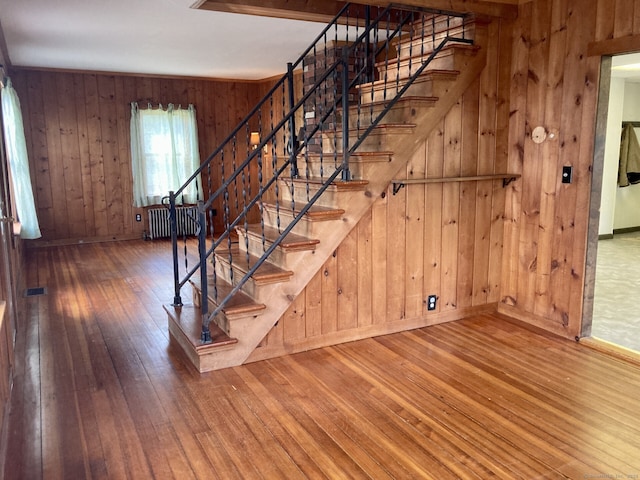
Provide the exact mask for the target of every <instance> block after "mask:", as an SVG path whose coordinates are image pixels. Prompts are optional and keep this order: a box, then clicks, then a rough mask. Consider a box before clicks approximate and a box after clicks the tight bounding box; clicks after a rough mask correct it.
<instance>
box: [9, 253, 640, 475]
mask: <svg viewBox="0 0 640 480" xmlns="http://www.w3.org/2000/svg"><path fill="white" fill-rule="evenodd" d="M27 255H28V271H27V272H26V275H27V277H26V278H27V284H28V285H27V286H28V287H38V286H42V287H47V289H48V293H47V295H44V296H39V297H31V298H29V299H28V300H27V303H28V311H27V312H26V315H25V316H26V323H25V324H24V325H19V332H18V340H17V349H16V360H17V365H16V373H17V375H16V379H15V387H14V391H13V401H12V406H11V413H10V430H9V444H8V452H7V461H6V468H5V472H4V478H6V479H39V478H46V479H79V478H115V479H121V478H144V479H148V478H157V479H165V478H167V479H172V478H176V479H190V478H198V479H211V478H220V479H234V478H238V479H245V478H249V479H251V478H257V479H259V478H265V479H297V478H314V479H315V478H331V479H335V478H339V479H342V478H372V479H384V478H395V479H404V478H426V479H429V478H432V479H438V480H443V479H455V478H461V479H487V478H500V479H515V478H523V479H536V478H537V479H556V478H564V479H566V478H571V479H585V478H638V476H640V415H639V414H640V405H639V402H638V399H639V398H640V368H639V367H638V366H634V365H632V364H628V363H624V362H622V361H619V360H616V359H615V358H612V357H608V356H607V355H606V354H604V353H601V352H598V351H595V350H592V349H589V348H587V347H585V346H584V345H580V344H577V343H574V342H571V341H567V340H563V339H559V338H555V337H552V336H547V335H540V334H537V333H534V332H532V331H530V330H527V329H525V328H522V326H520V325H517V324H514V323H511V322H509V321H506V320H505V319H503V318H500V317H498V316H479V317H475V318H470V319H467V320H463V321H459V322H454V323H448V324H443V325H438V326H434V327H429V328H424V329H419V330H415V331H412V332H405V333H400V334H394V335H388V336H384V337H379V338H375V339H369V340H364V341H358V342H353V343H349V344H344V345H339V346H336V347H330V348H324V349H319V350H314V351H310V352H306V353H302V354H297V355H292V356H289V357H283V358H278V359H274V360H268V361H263V362H257V363H253V364H249V365H245V366H242V367H237V368H232V369H227V370H222V371H218V372H211V373H207V374H203V375H199V374H197V373H196V372H195V371H194V370H193V369H192V368H191V367H189V366H188V365H187V363H186V362H185V361H184V359H183V358H182V356H181V353H180V352H179V351H178V350H177V349H175V348H174V347H173V346H172V345H170V342H169V337H168V333H167V326H166V316H165V314H164V312H163V310H162V303H167V302H169V301H171V299H172V298H173V294H172V291H171V290H172V287H171V271H170V268H171V262H170V258H169V245H168V244H167V243H165V242H142V241H131V242H122V243H106V244H85V245H77V246H65V247H51V248H43V249H38V250H30V251H29V252H28V253H27Z"/></svg>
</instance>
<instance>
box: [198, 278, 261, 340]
mask: <svg viewBox="0 0 640 480" xmlns="http://www.w3.org/2000/svg"><path fill="white" fill-rule="evenodd" d="M193 304H194V305H195V306H196V307H200V306H202V292H200V290H199V289H197V288H193ZM215 308H216V305H215V303H213V302H211V301H210V302H209V312H212V311H213V310H215ZM252 317H254V315H252ZM213 322H214V323H215V324H216V325H217V326H218V327H220V330H222V331H223V332H224V333H226V334H227V335H229V336H231V335H230V334H229V326H230V324H231V321H230V320H229V319H228V318H227V317H226V316H225V315H224V314H223V313H220V314H218V315H216V316H215V317H214V319H213Z"/></svg>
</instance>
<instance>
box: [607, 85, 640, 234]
mask: <svg viewBox="0 0 640 480" xmlns="http://www.w3.org/2000/svg"><path fill="white" fill-rule="evenodd" d="M623 121H637V122H640V83H633V82H625V80H624V79H622V78H615V77H613V78H611V91H610V93H609V112H608V115H607V138H606V142H605V148H604V170H603V176H602V199H601V202H600V225H599V232H598V233H599V234H600V235H610V234H612V233H613V231H614V230H618V229H623V228H631V227H638V226H640V184H638V185H630V186H628V187H624V188H618V185H617V180H618V157H619V153H620V134H621V133H622V122H623ZM636 135H637V136H638V139H639V140H640V129H636Z"/></svg>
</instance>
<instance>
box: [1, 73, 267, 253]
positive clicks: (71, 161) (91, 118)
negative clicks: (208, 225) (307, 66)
mask: <svg viewBox="0 0 640 480" xmlns="http://www.w3.org/2000/svg"><path fill="white" fill-rule="evenodd" d="M12 81H13V84H14V86H15V88H16V90H17V91H18V94H19V96H20V100H21V104H22V108H23V116H24V123H25V134H26V138H27V149H28V151H29V158H30V162H31V163H30V164H31V175H32V179H33V183H34V194H35V198H36V208H37V213H38V218H39V220H40V223H41V230H42V234H43V239H42V241H44V242H54V243H55V242H58V243H63V242H78V241H98V240H109V239H124V238H140V237H141V236H142V233H143V231H144V229H145V222H136V221H135V215H136V214H137V213H141V214H142V218H143V219H145V218H146V215H145V214H144V210H143V209H136V208H134V207H133V206H132V204H133V200H132V198H133V197H132V185H133V184H132V177H131V159H130V134H129V123H130V116H131V114H130V103H131V102H132V101H137V102H138V103H140V104H147V103H152V104H158V103H162V104H165V105H166V104H168V103H174V104H182V105H186V104H189V103H192V104H194V105H195V107H196V112H197V118H198V137H199V144H200V156H201V159H202V160H203V161H204V160H205V159H206V158H207V156H208V155H209V153H210V152H212V151H213V150H214V149H215V148H216V147H217V146H218V144H219V143H220V142H221V141H222V140H224V138H225V137H226V136H227V135H228V134H229V133H230V132H231V130H232V129H233V128H234V127H235V126H236V125H237V124H238V123H239V121H240V120H241V119H242V118H243V117H244V116H245V115H246V114H247V113H248V112H249V110H250V108H251V107H252V106H253V105H254V104H256V103H257V101H258V99H259V98H260V93H261V91H260V89H261V86H260V83H257V82H242V81H237V82H229V81H214V80H196V79H167V78H156V77H136V76H125V75H106V74H105V75H103V74H90V73H69V72H51V71H38V70H15V71H13V72H12ZM217 176H218V173H217V172H216V171H213V173H212V175H211V178H210V179H209V178H205V179H203V184H204V187H205V190H208V189H209V185H211V186H215V185H218V184H219V178H217Z"/></svg>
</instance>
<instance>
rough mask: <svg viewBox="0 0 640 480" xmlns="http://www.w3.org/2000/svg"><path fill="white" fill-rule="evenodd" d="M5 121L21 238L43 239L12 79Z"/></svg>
mask: <svg viewBox="0 0 640 480" xmlns="http://www.w3.org/2000/svg"><path fill="white" fill-rule="evenodd" d="M2 121H3V126H4V140H5V142H6V145H5V146H6V151H7V157H8V159H9V173H10V175H9V176H10V178H11V183H12V193H13V195H14V196H15V209H16V213H17V215H18V221H19V222H20V223H21V226H22V228H21V230H20V236H21V237H22V238H29V239H34V238H40V237H41V236H42V235H41V233H40V226H39V225H38V217H37V214H36V207H35V200H34V197H33V189H32V187H31V176H30V173H29V158H28V156H27V144H26V141H25V137H24V125H23V122H22V112H21V110H20V100H19V99H18V94H17V93H16V91H15V89H14V88H13V86H12V85H11V79H7V85H6V86H4V88H2Z"/></svg>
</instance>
